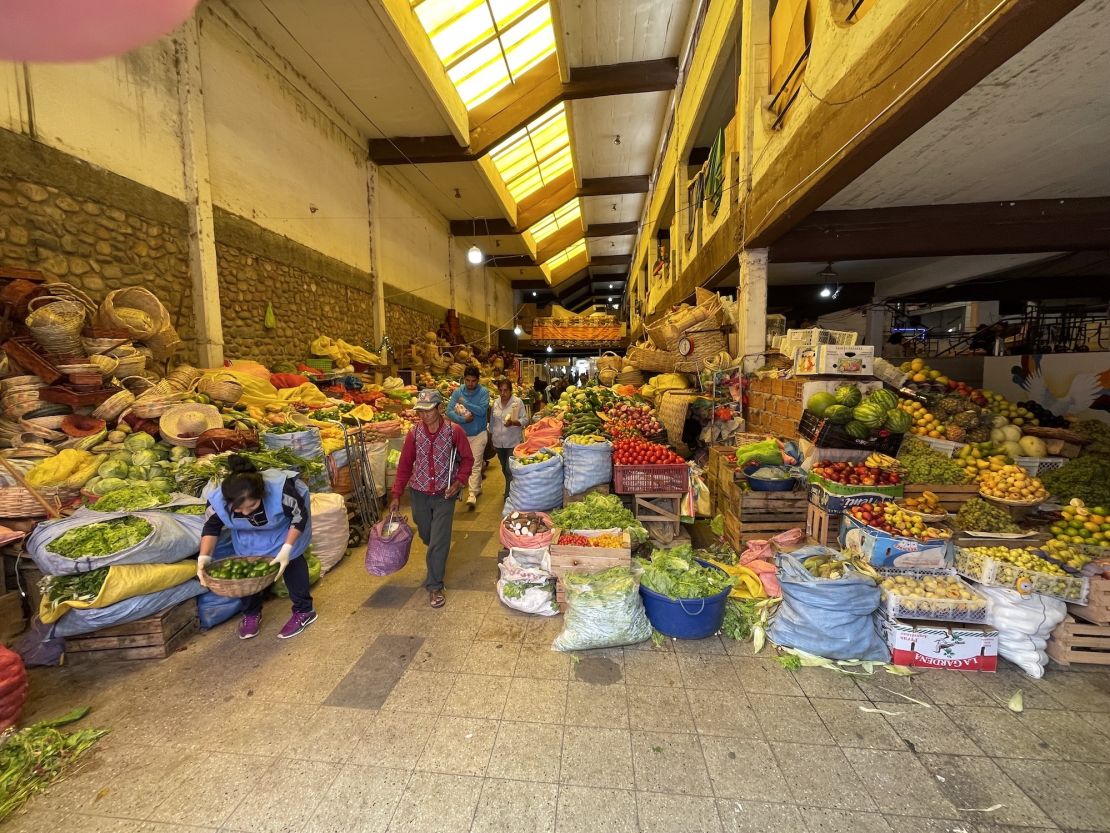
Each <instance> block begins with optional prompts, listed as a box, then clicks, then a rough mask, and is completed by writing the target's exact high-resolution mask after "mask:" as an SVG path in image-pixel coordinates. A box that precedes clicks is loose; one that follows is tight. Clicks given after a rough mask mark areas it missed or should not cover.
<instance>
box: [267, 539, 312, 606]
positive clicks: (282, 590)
mask: <svg viewBox="0 0 1110 833" xmlns="http://www.w3.org/2000/svg"><path fill="white" fill-rule="evenodd" d="M301 557H302V558H305V559H307V561H308V583H309V584H315V583H316V582H318V581H319V580H320V572H321V565H320V559H319V558H317V557H316V554H315V553H313V552H312V547H309V548H308V549H307V550H305V554H304V555H303V556H301ZM286 569H288V568H286ZM272 586H273V588H274V594H275V595H277V596H280V597H281V598H283V599H287V598H289V588H288V587H286V586H285V577H284V576H283V577H282V578H279V579H278V580H277V581H275V582H274V583H273V585H272Z"/></svg>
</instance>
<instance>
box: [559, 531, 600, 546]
mask: <svg viewBox="0 0 1110 833" xmlns="http://www.w3.org/2000/svg"><path fill="white" fill-rule="evenodd" d="M558 546H560V547H590V546H593V544H592V543H591V542H590V539H589V538H587V537H586V536H585V535H575V534H574V533H573V532H561V533H559V543H558Z"/></svg>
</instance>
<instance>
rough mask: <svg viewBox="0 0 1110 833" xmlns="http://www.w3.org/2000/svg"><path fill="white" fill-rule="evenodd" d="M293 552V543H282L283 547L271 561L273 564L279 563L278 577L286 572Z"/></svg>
mask: <svg viewBox="0 0 1110 833" xmlns="http://www.w3.org/2000/svg"><path fill="white" fill-rule="evenodd" d="M292 554H293V545H292V544H282V545H281V549H280V550H278V554H277V556H276V557H275V558H274V560H273V561H271V562H270V563H271V564H277V565H278V574H277V577H278V578H281V576H282V574H283V573H284V572H285V568H286V567H288V566H289V556H291V555H292ZM275 581H276V579H275Z"/></svg>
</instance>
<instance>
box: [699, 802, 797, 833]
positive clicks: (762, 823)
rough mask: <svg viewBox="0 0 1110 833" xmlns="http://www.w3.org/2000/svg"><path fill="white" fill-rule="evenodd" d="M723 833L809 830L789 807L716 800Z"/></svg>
mask: <svg viewBox="0 0 1110 833" xmlns="http://www.w3.org/2000/svg"><path fill="white" fill-rule="evenodd" d="M717 815H718V816H719V817H720V819H721V829H722V830H723V831H724V833H771V831H773V832H774V833H807V831H809V829H810V828H809V827H808V826H807V824H806V823H805V822H804V821H803V820H802V816H801V813H800V812H799V811H798V808H797V807H795V806H794V805H793V804H765V803H762V802H758V801H736V800H730V799H723V798H722V799H718V800H717Z"/></svg>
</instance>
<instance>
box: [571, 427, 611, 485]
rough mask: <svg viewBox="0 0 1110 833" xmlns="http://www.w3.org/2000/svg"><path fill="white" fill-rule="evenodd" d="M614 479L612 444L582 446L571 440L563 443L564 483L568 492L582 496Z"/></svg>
mask: <svg viewBox="0 0 1110 833" xmlns="http://www.w3.org/2000/svg"><path fill="white" fill-rule="evenodd" d="M612 479H613V446H612V444H611V443H607V442H604V443H593V444H591V445H580V444H578V443H576V442H573V441H572V440H570V439H568V440H567V441H566V442H564V443H563V483H564V484H565V486H564V488H566V490H567V492H569V493H570V494H572V495H580V494H582V493H583V492H585V491H588V490H589V489H592V488H593V487H594V486H600V485H601V484H602V483H608V482H609V481H610V480H612Z"/></svg>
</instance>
